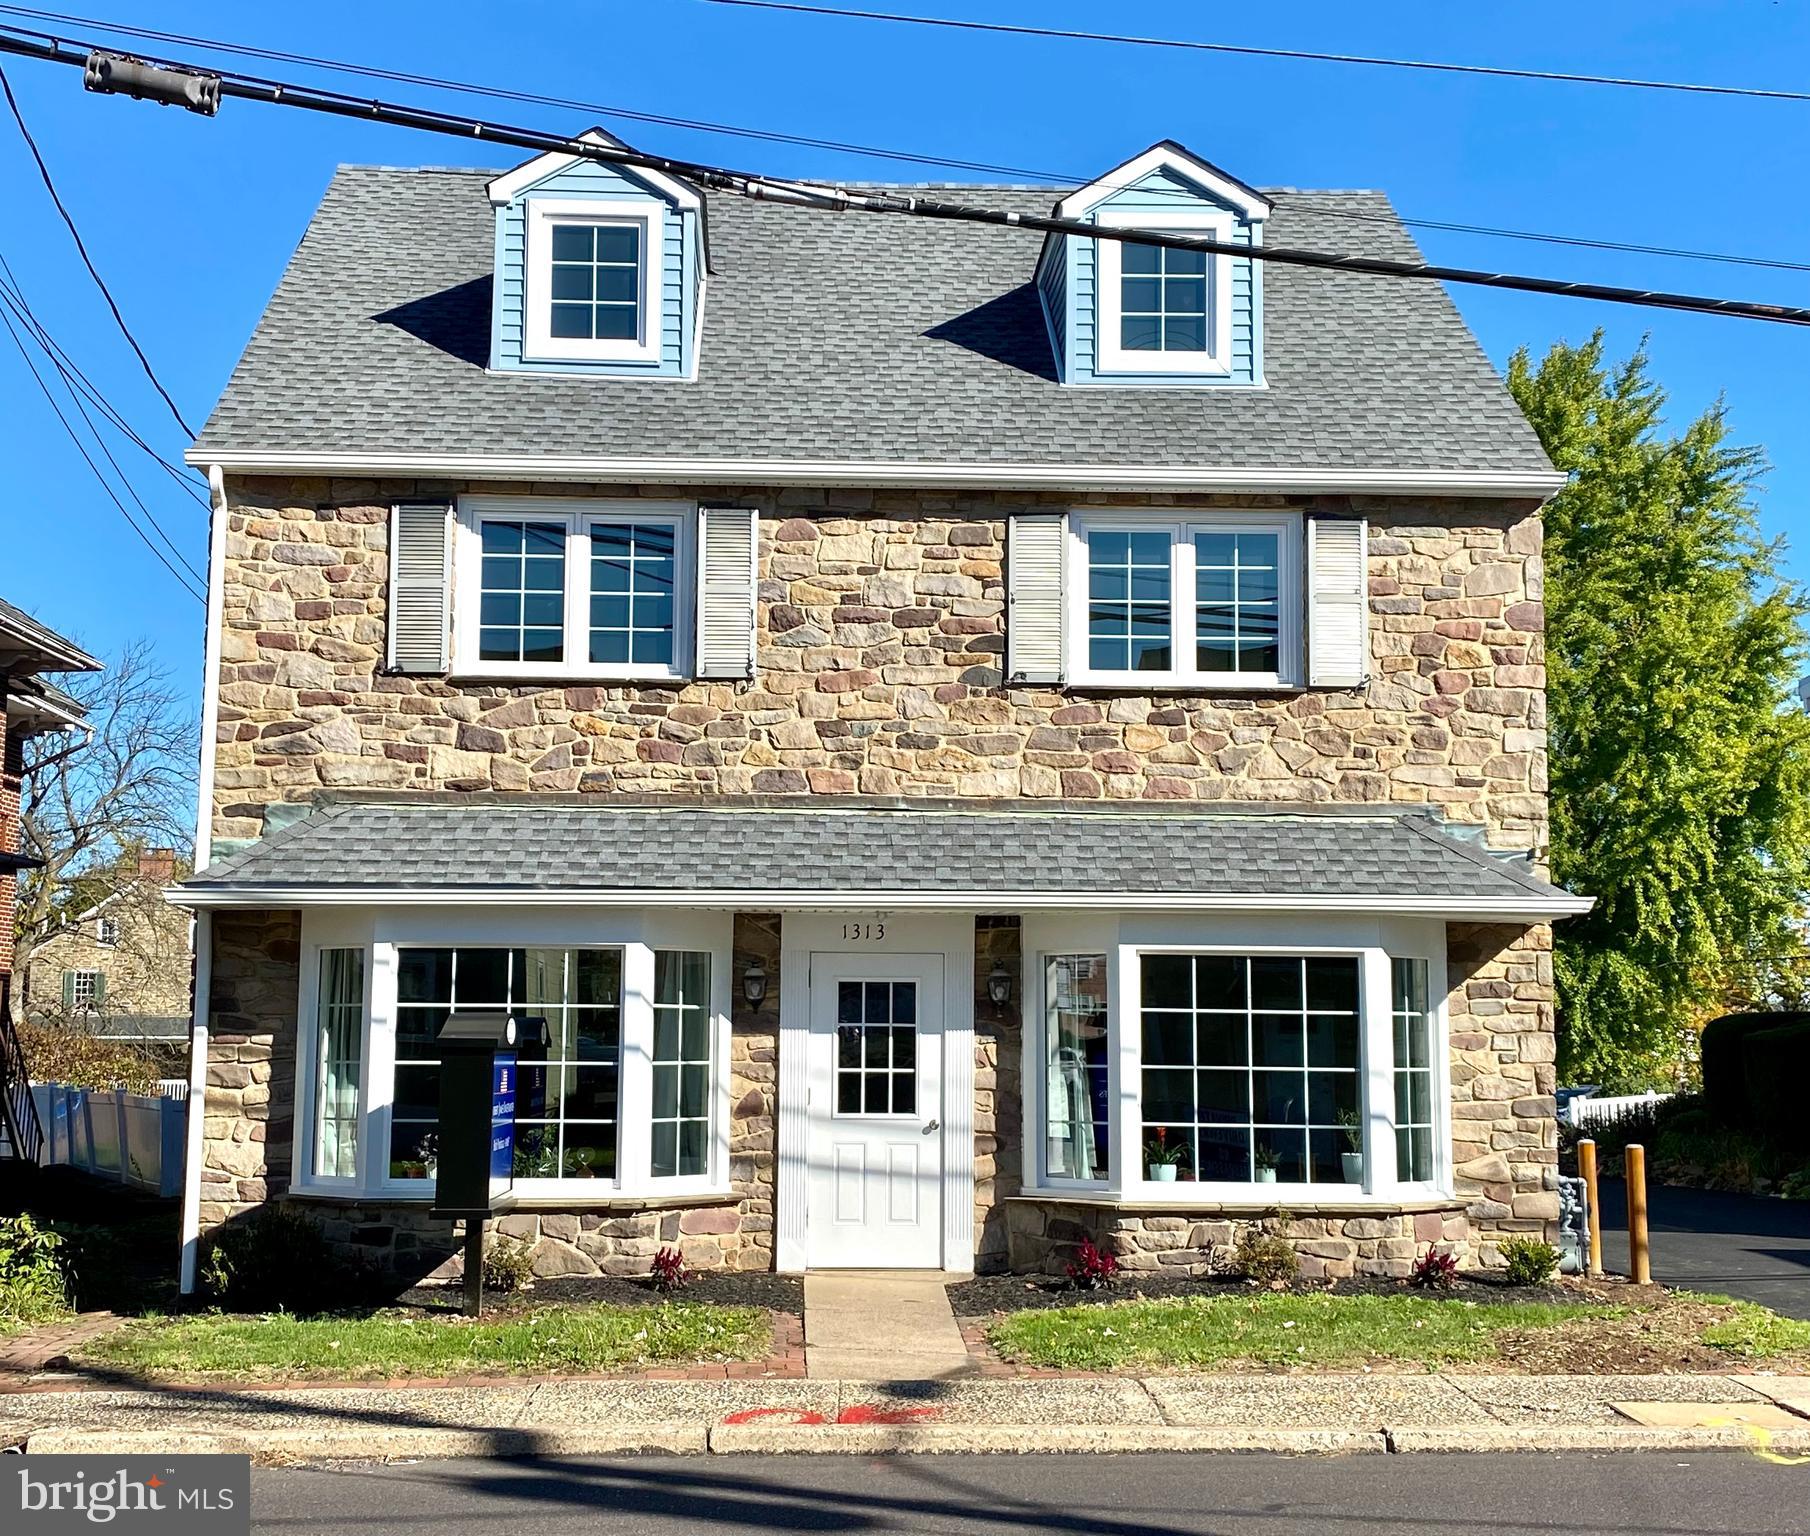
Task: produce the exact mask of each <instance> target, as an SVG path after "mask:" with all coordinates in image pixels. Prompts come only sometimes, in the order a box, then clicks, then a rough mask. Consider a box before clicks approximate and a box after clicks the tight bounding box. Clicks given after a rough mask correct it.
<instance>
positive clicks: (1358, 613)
mask: <svg viewBox="0 0 1810 1536" xmlns="http://www.w3.org/2000/svg"><path fill="white" fill-rule="evenodd" d="M1367 542H1368V540H1367V538H1366V528H1365V524H1364V522H1363V520H1362V519H1361V518H1355V519H1354V518H1332V517H1310V518H1309V519H1308V520H1307V656H1308V669H1307V682H1308V686H1309V687H1312V688H1355V687H1356V686H1357V685H1358V684H1360V683H1362V682H1363V681H1365V679H1366V678H1368V677H1369V675H1370V638H1369V629H1368V626H1367V623H1366V620H1367V617H1368V611H1369V607H1370V604H1369V599H1368V587H1369V582H1368V578H1367V573H1366V569H1365V547H1366V544H1367Z"/></svg>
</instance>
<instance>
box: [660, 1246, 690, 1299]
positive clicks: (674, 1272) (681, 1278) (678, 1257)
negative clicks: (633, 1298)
mask: <svg viewBox="0 0 1810 1536" xmlns="http://www.w3.org/2000/svg"><path fill="white" fill-rule="evenodd" d="M690 1283H691V1266H690V1265H689V1264H687V1263H686V1262H685V1255H684V1254H682V1253H680V1252H679V1250H678V1249H677V1248H662V1249H661V1250H660V1251H659V1252H658V1253H656V1254H655V1255H654V1289H655V1290H656V1291H664V1292H665V1293H666V1294H667V1295H669V1296H670V1295H671V1294H672V1293H673V1292H674V1291H682V1290H684V1289H685V1287H686V1286H687V1285H689V1284H690Z"/></svg>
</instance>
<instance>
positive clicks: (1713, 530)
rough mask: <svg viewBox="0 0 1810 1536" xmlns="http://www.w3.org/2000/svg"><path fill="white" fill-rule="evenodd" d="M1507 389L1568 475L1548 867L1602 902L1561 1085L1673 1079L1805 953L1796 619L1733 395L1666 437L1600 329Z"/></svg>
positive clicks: (1549, 643)
mask: <svg viewBox="0 0 1810 1536" xmlns="http://www.w3.org/2000/svg"><path fill="white" fill-rule="evenodd" d="M1508 383H1509V388H1510V389H1511V390H1512V391H1513V392H1514V396H1515V398H1516V400H1518V401H1519V402H1520V405H1521V409H1522V410H1523V411H1524V412H1526V414H1527V417H1528V419H1529V420H1530V421H1531V422H1532V423H1533V426H1534V430H1535V431H1536V432H1538V433H1539V435H1540V440H1541V441H1542V442H1543V443H1544V444H1545V445H1546V452H1547V453H1548V454H1549V455H1550V456H1551V458H1552V461H1553V463H1554V464H1555V465H1556V466H1557V467H1558V468H1559V469H1561V470H1563V471H1565V472H1566V473H1567V474H1569V475H1570V477H1571V479H1570V483H1569V484H1568V485H1567V486H1566V488H1565V489H1564V490H1562V491H1561V492H1560V493H1559V494H1558V495H1557V496H1555V497H1554V498H1553V499H1552V501H1551V502H1550V503H1549V504H1548V505H1547V508H1546V515H1545V523H1546V605H1547V606H1546V626H1547V627H1546V649H1547V658H1546V660H1547V669H1548V677H1547V686H1548V690H1549V694H1548V697H1549V706H1550V749H1551V774H1552V870H1553V875H1554V878H1555V879H1557V880H1558V881H1559V882H1560V883H1562V884H1564V885H1566V886H1568V887H1570V888H1571V889H1573V890H1576V891H1580V892H1583V893H1586V894H1588V895H1591V896H1594V897H1596V907H1595V910H1594V911H1592V912H1591V913H1590V915H1589V916H1587V917H1579V918H1570V919H1567V920H1566V921H1564V922H1562V923H1560V924H1559V925H1558V926H1557V929H1556V952H1555V956H1554V961H1555V971H1556V979H1557V983H1558V996H1559V1014H1558V1017H1559V1031H1560V1036H1559V1053H1560V1073H1561V1076H1562V1078H1568V1079H1570V1080H1573V1081H1593V1082H1601V1083H1603V1084H1605V1085H1612V1086H1615V1087H1622V1088H1632V1087H1643V1086H1647V1085H1649V1084H1655V1083H1663V1082H1664V1081H1666V1080H1667V1079H1669V1078H1672V1077H1674V1076H1675V1075H1676V1071H1677V1066H1678V1064H1679V1062H1680V1060H1681V1058H1682V1056H1683V1054H1684V1053H1683V1051H1682V1050H1681V1047H1682V1045H1683V1044H1684V1042H1685V1041H1686V1039H1687V1038H1688V1036H1687V1032H1688V1031H1689V1029H1690V1028H1691V1026H1692V1025H1693V1024H1695V1023H1697V1022H1699V1021H1701V1020H1702V1019H1703V1018H1704V1017H1706V1016H1709V1015H1711V1014H1713V1013H1715V1012H1717V1011H1720V1008H1721V1006H1722V1004H1723V1003H1724V1002H1725V1001H1726V1000H1728V999H1731V998H1736V997H1755V996H1763V995H1765V994H1766V993H1767V991H1768V990H1769V988H1770V986H1771V985H1772V983H1771V982H1769V980H1768V978H1769V977H1770V978H1776V976H1777V975H1778V972H1777V970H1776V968H1775V960H1776V957H1777V956H1778V955H1780V954H1781V953H1782V952H1786V951H1796V950H1798V949H1800V948H1801V947H1802V940H1801V938H1800V937H1799V935H1798V933H1797V931H1796V927H1795V923H1796V920H1797V919H1798V918H1799V916H1800V915H1801V913H1802V911H1803V903H1804V895H1805V891H1806V888H1807V881H1806V875H1807V873H1810V718H1807V717H1806V716H1805V714H1804V712H1803V711H1802V710H1801V709H1800V708H1799V707H1798V706H1797V704H1796V702H1795V699H1794V696H1793V685H1794V682H1795V679H1796V678H1797V676H1798V674H1799V672H1800V670H1801V667H1802V662H1803V648H1804V637H1803V632H1802V630H1801V628H1800V625H1799V621H1800V619H1801V618H1802V617H1803V615H1804V613H1805V612H1806V605H1805V602H1804V599H1803V596H1802V594H1801V593H1799V592H1798V591H1797V590H1796V589H1794V588H1792V587H1791V586H1790V585H1788V584H1787V583H1786V582H1785V580H1784V579H1783V577H1782V575H1781V573H1780V569H1779V558H1780V546H1779V545H1778V544H1776V543H1769V542H1767V541H1766V540H1765V539H1763V538H1762V537H1761V534H1760V531H1759V524H1758V519H1757V516H1756V514H1755V511H1754V507H1753V504H1752V500H1751V496H1752V492H1753V490H1754V487H1755V484H1756V481H1757V480H1758V478H1759V477H1760V476H1761V475H1762V474H1763V473H1764V470H1765V465H1764V461H1763V459H1762V455H1761V453H1760V450H1758V449H1756V448H1743V447H1738V446H1735V445H1732V444H1731V443H1730V442H1729V440H1728V425H1727V422H1726V420H1725V417H1724V413H1723V410H1722V407H1721V406H1720V404H1718V405H1717V406H1716V407H1714V408H1712V409H1711V410H1709V411H1706V412H1705V413H1704V414H1703V415H1702V416H1700V417H1698V418H1697V419H1696V420H1695V421H1693V422H1691V423H1690V424H1689V425H1688V426H1687V427H1686V428H1685V429H1684V430H1683V432H1682V433H1680V434H1679V435H1677V436H1670V435H1668V432H1667V429H1666V424H1665V421H1664V414H1663V413H1664V407H1665V395H1664V393H1663V391H1661V389H1660V388H1659V387H1658V386H1657V385H1656V384H1654V383H1653V382H1652V380H1651V379H1650V378H1649V377H1648V372H1647V358H1646V353H1645V349H1644V348H1643V349H1641V350H1640V351H1637V352H1636V353H1635V354H1634V355H1633V356H1632V357H1630V358H1628V359H1627V360H1626V361H1625V362H1622V363H1619V364H1607V363H1605V362H1604V359H1603V340H1602V335H1601V333H1600V332H1599V333H1598V334H1597V335H1596V336H1594V337H1593V338H1592V339H1591V340H1590V341H1589V342H1587V343H1586V344H1585V345H1583V346H1578V347H1573V346H1567V345H1564V344H1562V343H1561V344H1559V345H1555V346H1554V347H1553V348H1552V349H1551V351H1549V352H1548V353H1547V354H1546V356H1545V357H1544V358H1543V359H1542V360H1541V361H1540V363H1539V365H1538V367H1537V368H1536V367H1535V366H1534V365H1533V364H1532V362H1531V360H1530V358H1529V356H1528V353H1527V352H1526V350H1525V349H1523V350H1522V351H1520V352H1518V353H1517V354H1516V355H1515V357H1514V359H1513V361H1512V362H1511V363H1510V365H1509V374H1508Z"/></svg>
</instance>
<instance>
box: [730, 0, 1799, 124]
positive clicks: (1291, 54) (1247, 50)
mask: <svg viewBox="0 0 1810 1536" xmlns="http://www.w3.org/2000/svg"><path fill="white" fill-rule="evenodd" d="M704 3H705V4H706V5H733V6H738V7H742V8H744V9H748V10H756V11H791V12H794V13H796V14H798V15H801V16H835V17H841V18H844V19H847V20H853V21H886V22H898V23H902V24H904V25H908V26H914V27H943V28H946V29H947V30H949V31H954V32H994V33H1001V34H1004V35H1006V36H1010V37H1047V38H1058V39H1061V40H1062V41H1064V42H1078V43H1114V44H1123V45H1127V46H1132V47H1138V48H1172V49H1180V50H1183V51H1185V52H1189V53H1232V54H1241V55H1243V56H1245V57H1247V58H1257V59H1306V60H1310V61H1312V62H1314V63H1319V64H1366V65H1373V66H1376V67H1378V68H1384V69H1419V70H1427V71H1430V72H1432V73H1435V74H1444V75H1492V76H1495V77H1497V78H1499V79H1505V80H1550V81H1557V82H1559V83H1561V84H1564V85H1614V86H1622V87H1625V88H1628V89H1631V90H1641V91H1684V92H1688V93H1689V94H1691V95H1697V96H1751V97H1757V98H1759V99H1761V100H1766V101H1810V91H1775V90H1767V89H1764V88H1761V87H1758V86H1748V85H1707V84H1704V83H1702V82H1699V81H1690V80H1642V79H1638V78H1636V77H1633V76H1628V75H1590V74H1572V73H1568V72H1566V71H1564V70H1556V69H1513V68H1510V67H1509V66H1507V65H1501V64H1452V63H1448V62H1445V61H1443V60H1437V59H1394V58H1387V57H1383V56H1380V55H1376V54H1366V53H1324V52H1320V51H1319V50H1316V49H1310V48H1258V47H1255V46H1252V45H1250V44H1245V43H1209V42H1201V41H1198V40H1195V39H1192V38H1180V37H1138V36H1127V35H1125V34H1123V33H1118V32H1082V31H1076V30H1070V29H1067V28H1062V27H1033V26H1023V25H1016V24H1013V23H1010V22H1003V21H963V20H958V19H956V18H955V17H952V16H913V15H902V14H899V13H897V12H893V11H865V10H855V9H853V8H851V7H845V6H835V5H803V4H799V3H797V0H704Z"/></svg>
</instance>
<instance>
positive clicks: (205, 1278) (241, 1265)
mask: <svg viewBox="0 0 1810 1536" xmlns="http://www.w3.org/2000/svg"><path fill="white" fill-rule="evenodd" d="M198 1279H199V1282H200V1289H201V1292H202V1294H203V1295H204V1296H206V1297H207V1298H208V1299H209V1300H210V1301H213V1302H217V1303H218V1304H219V1305H221V1306H223V1307H230V1308H232V1309H233V1310H234V1311H238V1312H274V1311H284V1312H303V1313H305V1312H319V1311H322V1310H324V1309H326V1308H328V1307H331V1306H335V1305H342V1304H344V1303H345V1302H347V1301H348V1300H354V1299H362V1298H361V1293H362V1292H363V1291H364V1290H365V1288H366V1286H367V1285H368V1282H369V1276H368V1274H365V1273H361V1272H360V1271H359V1270H357V1269H356V1268H355V1267H354V1266H351V1265H348V1264H346V1263H345V1262H344V1261H343V1260H341V1259H340V1258H339V1257H338V1256H337V1255H335V1254H334V1252H333V1250H332V1249H331V1248H329V1247H328V1246H327V1240H326V1237H325V1236H324V1235H323V1234H322V1232H321V1229H320V1224H319V1223H318V1222H316V1221H315V1220H314V1219H313V1218H312V1217H310V1216H308V1215H306V1214H304V1213H303V1212H301V1211H299V1210H297V1209H296V1208H295V1207H294V1206H290V1205H266V1206H263V1207H262V1208H260V1209H259V1210H258V1211H257V1213H256V1214H255V1215H253V1216H251V1217H249V1218H248V1219H246V1220H245V1221H243V1222H240V1223H239V1224H238V1225H236V1226H228V1227H223V1228H221V1229H220V1230H219V1231H218V1232H216V1233H214V1234H213V1236H212V1237H211V1238H210V1239H209V1240H208V1242H207V1244H206V1246H205V1248H204V1249H203V1251H202V1256H201V1266H200V1273H199V1276H198Z"/></svg>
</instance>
